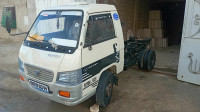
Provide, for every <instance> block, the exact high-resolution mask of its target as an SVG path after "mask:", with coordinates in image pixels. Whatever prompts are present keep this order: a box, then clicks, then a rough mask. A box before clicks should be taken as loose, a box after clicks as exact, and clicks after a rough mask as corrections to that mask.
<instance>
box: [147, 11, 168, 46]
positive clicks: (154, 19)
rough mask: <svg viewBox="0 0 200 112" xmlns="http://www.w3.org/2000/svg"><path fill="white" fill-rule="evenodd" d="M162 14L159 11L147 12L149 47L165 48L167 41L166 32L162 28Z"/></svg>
mask: <svg viewBox="0 0 200 112" xmlns="http://www.w3.org/2000/svg"><path fill="white" fill-rule="evenodd" d="M163 26H164V25H163V20H162V12H161V11H160V10H151V11H150V12H149V29H150V30H151V37H152V43H151V47H167V46H168V39H167V38H166V30H164V27H163Z"/></svg>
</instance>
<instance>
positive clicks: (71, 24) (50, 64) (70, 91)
mask: <svg viewBox="0 0 200 112" xmlns="http://www.w3.org/2000/svg"><path fill="white" fill-rule="evenodd" d="M8 23H9V22H8ZM7 29H8V31H10V28H9V24H7ZM25 34H27V36H26V38H25V40H24V42H23V43H22V46H21V49H20V51H19V73H20V81H21V84H22V85H23V86H24V87H25V88H27V89H29V90H31V91H33V92H36V93H38V94H40V95H42V96H45V97H47V98H49V99H51V100H53V101H56V102H59V103H62V104H64V105H68V106H73V105H77V104H79V103H81V102H83V101H85V100H87V99H88V98H90V97H91V96H93V95H95V94H96V102H97V103H98V104H99V105H100V106H107V105H108V104H109V102H110V100H111V96H112V90H113V85H114V84H116V85H117V84H118V77H117V74H119V73H120V72H122V71H123V70H126V69H128V67H130V66H132V65H135V64H138V66H139V68H143V69H145V70H148V71H151V70H152V69H153V68H154V65H155V60H156V55H155V51H153V50H148V49H146V48H147V46H148V44H149V43H150V39H146V40H138V39H136V38H131V39H130V40H129V41H126V42H125V44H124V38H123V32H122V27H121V22H120V18H119V16H118V13H117V10H116V8H115V6H113V5H106V4H76V5H71V6H59V7H54V8H49V9H47V10H43V11H42V12H41V13H40V14H39V15H38V17H37V19H36V20H35V22H34V24H33V25H32V27H31V28H30V30H29V31H28V32H26V33H25Z"/></svg>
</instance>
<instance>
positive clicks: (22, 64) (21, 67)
mask: <svg viewBox="0 0 200 112" xmlns="http://www.w3.org/2000/svg"><path fill="white" fill-rule="evenodd" d="M18 65H19V70H21V71H22V72H24V63H23V62H22V60H21V59H19V58H18Z"/></svg>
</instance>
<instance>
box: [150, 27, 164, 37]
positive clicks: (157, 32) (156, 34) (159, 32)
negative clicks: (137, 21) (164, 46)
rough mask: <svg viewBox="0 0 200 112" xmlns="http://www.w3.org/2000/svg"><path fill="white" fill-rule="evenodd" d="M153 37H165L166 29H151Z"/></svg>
mask: <svg viewBox="0 0 200 112" xmlns="http://www.w3.org/2000/svg"><path fill="white" fill-rule="evenodd" d="M151 35H152V38H164V37H165V36H164V30H163V29H151Z"/></svg>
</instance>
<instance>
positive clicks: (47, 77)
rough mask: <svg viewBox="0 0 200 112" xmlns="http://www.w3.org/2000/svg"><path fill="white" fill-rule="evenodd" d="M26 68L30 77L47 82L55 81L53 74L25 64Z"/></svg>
mask: <svg viewBox="0 0 200 112" xmlns="http://www.w3.org/2000/svg"><path fill="white" fill-rule="evenodd" d="M25 67H26V73H27V75H28V76H30V77H33V78H35V79H38V80H41V81H45V82H52V81H53V76H54V74H53V72H51V71H49V70H45V69H42V68H39V67H35V66H32V65H28V64H25Z"/></svg>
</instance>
